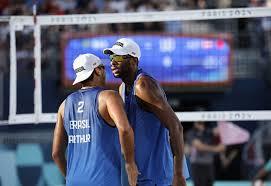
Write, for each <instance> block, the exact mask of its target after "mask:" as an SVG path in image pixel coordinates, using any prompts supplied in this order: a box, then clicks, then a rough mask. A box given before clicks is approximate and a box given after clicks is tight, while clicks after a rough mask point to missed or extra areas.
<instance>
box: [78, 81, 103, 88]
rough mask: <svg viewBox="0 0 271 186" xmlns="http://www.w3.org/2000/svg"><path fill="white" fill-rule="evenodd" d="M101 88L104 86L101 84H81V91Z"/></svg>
mask: <svg viewBox="0 0 271 186" xmlns="http://www.w3.org/2000/svg"><path fill="white" fill-rule="evenodd" d="M103 86H104V84H103V83H102V82H88V83H85V84H83V85H82V88H81V89H88V88H94V87H103Z"/></svg>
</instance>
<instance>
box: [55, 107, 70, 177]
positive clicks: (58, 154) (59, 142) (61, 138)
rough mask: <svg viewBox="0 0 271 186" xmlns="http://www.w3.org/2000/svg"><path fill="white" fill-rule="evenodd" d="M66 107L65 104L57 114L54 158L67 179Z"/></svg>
mask: <svg viewBox="0 0 271 186" xmlns="http://www.w3.org/2000/svg"><path fill="white" fill-rule="evenodd" d="M64 105H65V102H63V103H62V104H61V105H60V107H59V109H58V113H57V122H56V126H55V131H54V139H53V147H52V157H53V160H54V161H55V163H56V165H57V166H58V168H59V169H60V171H61V173H62V175H63V176H64V177H66V169H67V168H66V157H65V151H66V147H67V134H66V131H65V128H64V124H63V116H64Z"/></svg>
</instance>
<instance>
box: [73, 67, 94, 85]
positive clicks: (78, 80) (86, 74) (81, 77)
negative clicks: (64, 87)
mask: <svg viewBox="0 0 271 186" xmlns="http://www.w3.org/2000/svg"><path fill="white" fill-rule="evenodd" d="M93 71H94V70H92V71H90V72H87V73H84V74H80V75H78V76H76V78H75V80H74V82H73V84H72V85H75V84H77V83H80V82H82V81H84V80H86V79H87V78H89V77H90V76H91V74H92V72H93Z"/></svg>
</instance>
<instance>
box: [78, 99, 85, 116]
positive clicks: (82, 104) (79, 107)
mask: <svg viewBox="0 0 271 186" xmlns="http://www.w3.org/2000/svg"><path fill="white" fill-rule="evenodd" d="M83 107H84V101H79V102H78V108H77V112H78V113H82V112H83Z"/></svg>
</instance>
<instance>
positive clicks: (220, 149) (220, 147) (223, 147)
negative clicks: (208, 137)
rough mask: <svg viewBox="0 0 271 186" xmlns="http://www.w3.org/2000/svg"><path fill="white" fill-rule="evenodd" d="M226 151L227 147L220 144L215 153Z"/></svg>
mask: <svg viewBox="0 0 271 186" xmlns="http://www.w3.org/2000/svg"><path fill="white" fill-rule="evenodd" d="M225 150H226V146H225V145H223V144H219V145H217V146H216V147H215V151H216V152H218V153H219V152H223V151H225Z"/></svg>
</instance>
